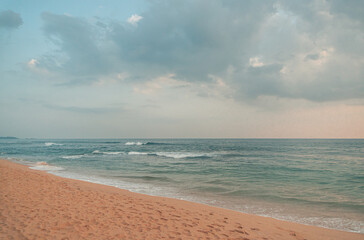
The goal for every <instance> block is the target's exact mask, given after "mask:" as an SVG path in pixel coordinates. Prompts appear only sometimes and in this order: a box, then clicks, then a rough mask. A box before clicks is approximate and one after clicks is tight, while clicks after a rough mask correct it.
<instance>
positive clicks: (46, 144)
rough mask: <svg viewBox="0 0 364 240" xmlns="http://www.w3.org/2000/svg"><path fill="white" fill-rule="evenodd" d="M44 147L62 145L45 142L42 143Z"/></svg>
mask: <svg viewBox="0 0 364 240" xmlns="http://www.w3.org/2000/svg"><path fill="white" fill-rule="evenodd" d="M44 145H45V146H47V147H50V146H62V145H63V144H60V143H54V142H46V143H44Z"/></svg>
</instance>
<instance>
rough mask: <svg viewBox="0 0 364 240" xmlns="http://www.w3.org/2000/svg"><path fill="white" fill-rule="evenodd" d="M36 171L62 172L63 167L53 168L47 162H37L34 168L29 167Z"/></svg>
mask: <svg viewBox="0 0 364 240" xmlns="http://www.w3.org/2000/svg"><path fill="white" fill-rule="evenodd" d="M29 168H30V169H34V170H42V171H61V170H63V168H62V167H57V166H51V165H49V164H48V163H47V162H37V163H36V164H35V165H34V166H32V167H29Z"/></svg>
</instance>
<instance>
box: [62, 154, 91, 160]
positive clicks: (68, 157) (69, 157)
mask: <svg viewBox="0 0 364 240" xmlns="http://www.w3.org/2000/svg"><path fill="white" fill-rule="evenodd" d="M84 156H86V155H83V154H82V155H70V156H63V157H61V158H64V159H78V158H82V157H84Z"/></svg>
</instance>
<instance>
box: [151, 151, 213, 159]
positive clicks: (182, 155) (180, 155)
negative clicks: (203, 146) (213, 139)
mask: <svg viewBox="0 0 364 240" xmlns="http://www.w3.org/2000/svg"><path fill="white" fill-rule="evenodd" d="M155 155H157V156H160V157H168V158H175V159H179V158H198V157H212V155H211V154H208V153H191V152H157V153H155Z"/></svg>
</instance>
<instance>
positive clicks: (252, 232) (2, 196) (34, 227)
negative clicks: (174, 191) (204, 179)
mask: <svg viewBox="0 0 364 240" xmlns="http://www.w3.org/2000/svg"><path fill="white" fill-rule="evenodd" d="M0 239H245V240H247V239H279V240H284V239H302V240H303V239H330V240H333V239H340V240H343V239H364V235H363V234H357V233H349V232H342V231H337V230H329V229H324V228H319V227H313V226H306V225H301V224H296V223H290V222H285V221H279V220H275V219H272V218H266V217H260V216H254V215H249V214H243V213H239V212H235V211H231V210H226V209H221V208H216V207H211V206H207V205H203V204H198V203H192V202H187V201H182V200H177V199H170V198H163V197H153V196H148V195H143V194H137V193H132V192H129V191H126V190H122V189H118V188H114V187H109V186H104V185H100V184H94V183H88V182H83V181H78V180H72V179H66V178H61V177H57V176H54V175H51V174H47V173H45V172H42V171H37V170H32V169H29V168H28V167H27V166H23V165H20V164H16V163H12V162H9V161H5V160H0Z"/></svg>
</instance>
